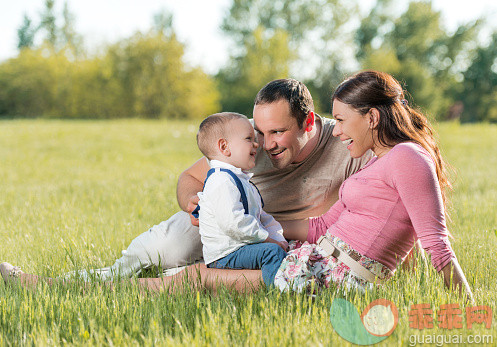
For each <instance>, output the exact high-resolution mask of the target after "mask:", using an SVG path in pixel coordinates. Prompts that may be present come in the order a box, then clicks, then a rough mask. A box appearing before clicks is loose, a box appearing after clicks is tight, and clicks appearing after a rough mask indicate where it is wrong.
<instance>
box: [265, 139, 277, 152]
mask: <svg viewBox="0 0 497 347" xmlns="http://www.w3.org/2000/svg"><path fill="white" fill-rule="evenodd" d="M274 145H275V144H274V141H273V140H272V137H271V136H270V135H267V136H264V149H265V150H266V151H268V150H270V149H273V148H274Z"/></svg>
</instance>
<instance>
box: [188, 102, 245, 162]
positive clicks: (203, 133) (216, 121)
mask: <svg viewBox="0 0 497 347" xmlns="http://www.w3.org/2000/svg"><path fill="white" fill-rule="evenodd" d="M235 119H247V120H248V118H247V117H246V116H244V115H243V114H240V113H236V112H221V113H215V114H212V115H210V116H208V117H207V118H205V119H204V120H203V121H202V123H200V125H199V127H198V132H197V145H198V148H199V149H200V152H202V154H203V155H205V156H206V157H207V159H209V160H210V159H211V157H212V156H213V155H214V154H215V153H216V146H217V140H219V139H223V138H226V131H227V124H228V123H229V122H231V121H232V120H235Z"/></svg>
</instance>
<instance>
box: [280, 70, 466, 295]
mask: <svg viewBox="0 0 497 347" xmlns="http://www.w3.org/2000/svg"><path fill="white" fill-rule="evenodd" d="M332 102H333V116H334V118H335V119H336V121H337V123H336V125H335V128H334V130H333V135H334V136H337V137H340V139H341V140H342V142H343V143H344V144H345V145H347V149H348V150H349V151H350V155H351V156H352V157H354V158H357V157H360V156H362V155H363V154H364V153H365V152H366V151H367V150H369V149H371V150H372V151H373V152H374V153H375V155H376V157H374V158H373V159H372V160H371V161H370V162H369V163H368V164H366V166H365V167H364V168H362V169H361V170H359V171H358V172H357V173H355V174H354V175H352V176H351V177H349V178H348V179H347V180H346V181H345V182H344V183H343V185H342V186H341V189H340V194H339V201H337V203H336V204H335V205H333V206H332V208H331V209H330V210H329V211H328V212H327V213H325V214H324V215H322V216H320V217H316V218H310V219H309V220H308V221H307V223H305V224H306V225H304V226H303V229H302V231H300V232H303V233H306V234H307V235H302V238H301V239H307V241H308V242H309V243H304V245H303V246H302V247H300V248H297V249H295V250H293V251H291V252H290V253H289V254H288V256H287V257H286V259H285V260H284V262H283V264H282V266H281V267H280V269H279V272H278V274H277V275H276V279H275V284H276V285H277V286H278V287H279V288H280V289H289V288H292V289H294V290H300V289H302V288H303V287H305V286H307V285H308V284H309V283H310V281H317V283H318V284H321V285H324V286H328V285H329V284H330V282H339V283H344V284H345V285H346V286H347V287H356V288H359V289H364V288H365V286H366V285H367V283H368V281H367V280H365V278H364V277H367V276H358V275H357V273H358V272H359V271H362V270H361V269H360V268H359V269H358V270H357V271H352V272H351V271H350V267H354V266H355V267H356V268H357V265H359V267H362V268H365V269H366V270H368V271H367V272H369V273H372V276H371V277H370V278H372V280H371V281H375V280H376V281H383V280H386V279H388V278H389V277H390V276H391V275H392V273H393V272H394V271H395V268H396V267H397V265H399V263H401V262H402V261H403V260H404V259H405V258H406V256H407V255H408V254H409V252H410V250H411V249H412V247H413V245H414V243H415V242H416V240H417V239H419V240H420V241H421V245H422V246H423V248H424V249H425V250H426V251H427V252H428V253H429V254H431V260H432V263H433V265H434V267H435V268H436V269H437V271H438V272H440V273H442V275H443V277H444V281H445V284H446V285H447V286H449V285H450V280H451V276H452V282H453V283H452V286H453V287H455V288H458V290H459V291H462V290H464V291H466V293H467V295H468V296H469V297H471V291H470V289H469V286H468V284H467V281H466V279H465V277H464V274H463V272H462V271H461V268H460V266H459V264H458V262H457V259H456V256H455V254H454V252H453V250H452V248H451V246H450V242H449V240H448V236H449V232H448V230H447V226H446V222H445V205H446V189H447V188H449V187H450V183H449V181H448V179H447V176H446V173H445V168H444V161H443V159H442V157H441V155H440V151H439V148H438V146H437V144H436V141H435V139H434V137H433V129H432V128H431V127H430V125H429V124H428V121H427V119H426V117H425V116H424V115H422V114H421V113H419V112H418V111H416V110H414V109H412V108H411V107H409V105H408V103H407V101H406V100H405V98H404V92H403V90H402V87H401V86H400V84H399V83H398V82H397V81H396V80H395V79H394V78H393V77H392V76H390V75H388V74H386V73H381V72H376V71H364V72H360V73H357V74H356V75H354V76H352V77H350V78H348V79H347V80H345V81H344V82H342V83H341V84H340V86H339V87H338V88H337V90H336V91H335V93H334V94H333V97H332ZM320 236H326V238H327V239H328V240H329V241H330V242H331V243H332V244H333V246H334V247H336V248H338V253H339V252H340V251H341V253H342V254H343V253H345V254H347V255H350V257H351V258H353V261H350V260H349V262H350V263H352V264H349V263H347V261H341V260H340V259H336V258H334V257H326V254H325V253H324V252H323V249H322V248H321V247H316V246H315V245H313V244H314V243H316V242H317V240H318V238H319V237H320ZM354 262H355V263H356V264H355V265H354V264H353V263H354ZM357 263H358V264H357ZM366 275H367V273H366ZM375 277H376V278H375Z"/></svg>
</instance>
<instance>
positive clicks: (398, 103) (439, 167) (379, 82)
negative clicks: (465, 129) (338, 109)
mask: <svg viewBox="0 0 497 347" xmlns="http://www.w3.org/2000/svg"><path fill="white" fill-rule="evenodd" d="M335 99H336V100H338V101H340V102H343V103H345V104H347V105H349V106H351V107H352V108H354V109H355V110H357V111H358V112H359V113H360V114H362V115H365V114H367V113H368V112H369V111H370V110H371V109H372V108H375V109H377V110H378V112H379V113H380V119H379V122H378V127H377V128H376V129H377V131H378V141H379V142H380V144H381V145H383V146H391V147H393V146H395V145H396V144H398V143H401V142H406V141H412V142H415V143H417V144H419V145H420V146H421V147H423V148H424V149H426V150H427V151H428V153H429V154H430V156H431V157H432V158H433V161H434V162H435V166H436V172H437V178H438V183H439V185H440V189H441V193H442V199H443V203H444V207H446V204H447V194H446V192H447V190H449V189H450V188H451V187H452V185H451V184H450V181H449V179H448V176H447V173H446V164H445V162H444V160H443V158H442V155H441V154H440V149H439V147H438V144H437V141H436V139H435V137H434V131H433V128H432V126H431V125H430V123H429V122H428V119H427V118H426V116H425V115H423V114H422V113H421V112H419V111H418V110H416V109H414V108H412V107H410V106H409V105H408V103H407V101H406V99H405V95H404V91H403V89H402V87H401V85H400V83H399V82H398V81H397V80H396V79H395V78H393V77H392V76H391V75H389V74H387V73H384V72H379V71H371V70H368V71H361V72H359V73H357V74H355V75H353V76H351V77H349V78H348V79H346V80H345V81H343V82H342V83H341V84H340V85H339V86H338V88H337V89H336V90H335V93H334V94H333V97H332V102H333V101H334V100H335ZM445 211H446V214H447V209H445Z"/></svg>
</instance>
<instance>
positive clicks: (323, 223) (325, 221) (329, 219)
mask: <svg viewBox="0 0 497 347" xmlns="http://www.w3.org/2000/svg"><path fill="white" fill-rule="evenodd" d="M344 209H345V206H344V205H343V203H342V202H341V201H340V200H338V201H337V202H335V204H334V205H333V206H331V208H330V209H329V210H328V212H326V213H325V214H323V215H321V216H319V217H311V218H309V230H308V232H307V241H308V242H309V243H316V242H317V240H318V239H319V237H320V236H321V235H324V234H326V231H327V230H328V228H329V227H330V226H331V225H332V224H334V223H335V222H336V221H337V219H338V217H339V216H340V214H341V213H342V211H343V210H344Z"/></svg>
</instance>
